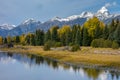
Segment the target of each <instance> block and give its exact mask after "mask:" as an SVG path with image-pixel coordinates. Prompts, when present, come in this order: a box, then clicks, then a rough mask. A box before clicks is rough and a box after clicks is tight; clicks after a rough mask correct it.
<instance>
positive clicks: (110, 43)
mask: <svg viewBox="0 0 120 80" xmlns="http://www.w3.org/2000/svg"><path fill="white" fill-rule="evenodd" d="M11 42H14V43H15V44H22V45H33V46H43V45H44V44H46V43H47V42H51V45H52V46H56V47H57V46H71V45H76V44H77V45H79V46H92V47H115V48H116V47H119V46H120V21H119V20H118V19H117V20H112V22H111V23H109V24H107V25H105V24H104V23H103V22H102V21H100V20H99V19H98V18H97V17H93V18H92V19H89V20H88V21H86V22H85V23H84V25H82V26H81V25H73V26H69V25H64V26H62V27H61V28H60V27H59V26H53V27H51V28H50V29H49V30H48V31H47V32H44V31H43V30H40V29H38V30H36V31H35V33H28V34H23V35H20V36H14V37H10V36H7V37H5V38H2V37H0V44H6V43H11ZM52 43H53V44H52Z"/></svg>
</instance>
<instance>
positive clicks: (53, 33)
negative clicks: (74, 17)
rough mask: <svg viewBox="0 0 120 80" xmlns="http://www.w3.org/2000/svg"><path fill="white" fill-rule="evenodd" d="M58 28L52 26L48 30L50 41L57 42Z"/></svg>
mask: <svg viewBox="0 0 120 80" xmlns="http://www.w3.org/2000/svg"><path fill="white" fill-rule="evenodd" d="M58 29H59V27H58V26H53V27H52V28H51V29H50V30H51V40H52V41H56V42H57V41H58V32H57V31H58Z"/></svg>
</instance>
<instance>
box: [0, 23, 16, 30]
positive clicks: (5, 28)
mask: <svg viewBox="0 0 120 80" xmlns="http://www.w3.org/2000/svg"><path fill="white" fill-rule="evenodd" d="M15 27H16V26H15V25H10V24H2V25H1V26H0V29H3V30H11V29H13V28H15Z"/></svg>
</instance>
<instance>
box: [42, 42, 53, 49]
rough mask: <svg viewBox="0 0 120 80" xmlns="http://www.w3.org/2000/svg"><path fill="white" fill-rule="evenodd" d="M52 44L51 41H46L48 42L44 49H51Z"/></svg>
mask: <svg viewBox="0 0 120 80" xmlns="http://www.w3.org/2000/svg"><path fill="white" fill-rule="evenodd" d="M51 45H52V43H51V41H48V42H46V43H45V44H44V50H45V51H48V50H50V48H51Z"/></svg>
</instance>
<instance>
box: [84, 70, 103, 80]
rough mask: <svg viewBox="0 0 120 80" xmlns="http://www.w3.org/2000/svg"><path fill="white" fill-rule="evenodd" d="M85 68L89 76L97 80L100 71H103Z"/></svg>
mask: <svg viewBox="0 0 120 80" xmlns="http://www.w3.org/2000/svg"><path fill="white" fill-rule="evenodd" d="M83 70H84V72H85V73H86V74H87V76H88V77H89V78H93V79H94V80H96V79H97V78H98V76H99V75H100V73H101V72H102V71H101V70H98V69H90V68H84V69H83Z"/></svg>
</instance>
